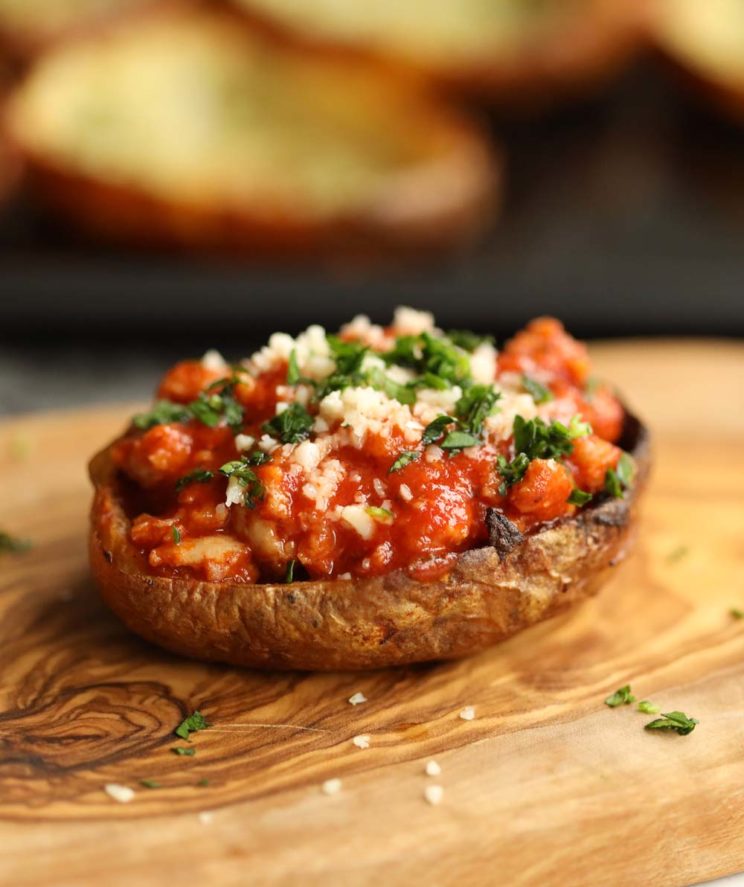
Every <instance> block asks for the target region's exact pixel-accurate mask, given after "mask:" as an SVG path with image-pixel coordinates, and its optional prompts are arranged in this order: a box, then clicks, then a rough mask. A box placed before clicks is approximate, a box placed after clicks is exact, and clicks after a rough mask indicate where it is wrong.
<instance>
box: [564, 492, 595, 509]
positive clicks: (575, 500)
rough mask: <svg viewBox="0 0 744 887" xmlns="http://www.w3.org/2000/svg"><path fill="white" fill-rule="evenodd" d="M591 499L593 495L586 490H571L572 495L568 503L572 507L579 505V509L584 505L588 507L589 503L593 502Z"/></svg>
mask: <svg viewBox="0 0 744 887" xmlns="http://www.w3.org/2000/svg"><path fill="white" fill-rule="evenodd" d="M591 499H592V494H591V493H587V492H586V490H580V489H579V488H578V487H576V489H574V490H571V495H570V496H569V497H568V501H569V502H570V503H571V505H578V506H579V508H581V506H582V505H586V503H587V502H591Z"/></svg>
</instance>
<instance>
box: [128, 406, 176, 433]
mask: <svg viewBox="0 0 744 887" xmlns="http://www.w3.org/2000/svg"><path fill="white" fill-rule="evenodd" d="M190 418H191V412H190V411H189V408H188V407H187V406H184V405H183V404H182V403H173V402H172V401H170V400H158V401H156V402H155V404H154V405H153V408H152V409H151V410H150V411H149V412H147V413H137V415H136V416H135V417H134V418H133V419H132V425H134V427H135V428H139V429H140V430H142V431H147V429H148V428H153V427H154V426H155V425H167V424H169V423H170V422H188V421H189V419H190Z"/></svg>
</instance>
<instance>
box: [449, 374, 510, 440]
mask: <svg viewBox="0 0 744 887" xmlns="http://www.w3.org/2000/svg"><path fill="white" fill-rule="evenodd" d="M500 397H501V394H500V393H499V392H498V391H496V389H495V388H494V387H493V385H471V386H470V387H469V388H466V389H465V392H464V393H463V395H462V397H461V398H460V399H459V400H458V401H457V403H456V404H455V415H456V416H457V418H458V420H459V425H460V428H461V429H462V430H463V431H467V432H469V433H470V434H474V435H478V434H480V433H481V432H482V431H483V423H484V422H485V420H486V419H487V418H488V417H489V416H490V415H491V413H492V412H493V411H494V407H495V405H496V401H497V400H498V399H499V398H500Z"/></svg>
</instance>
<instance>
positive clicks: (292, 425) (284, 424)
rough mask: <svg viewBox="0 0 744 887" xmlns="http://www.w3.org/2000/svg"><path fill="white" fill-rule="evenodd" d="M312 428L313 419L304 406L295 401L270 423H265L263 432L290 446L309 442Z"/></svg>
mask: <svg viewBox="0 0 744 887" xmlns="http://www.w3.org/2000/svg"><path fill="white" fill-rule="evenodd" d="M312 427H313V417H312V416H311V415H310V413H308V411H307V410H306V409H305V407H303V406H302V404H299V403H297V402H296V401H295V402H294V403H291V404H290V405H289V406H288V407H287V409H286V410H284V411H283V412H281V413H277V415H276V416H274V418H273V419H271V420H270V421H269V422H264V425H263V430H264V431H265V432H266V434H270V435H271V436H272V437H276V438H278V439H279V440H280V441H281V442H282V443H285V444H290V443H301V442H302V441H303V440H307V438H308V437H310V431H311V430H312Z"/></svg>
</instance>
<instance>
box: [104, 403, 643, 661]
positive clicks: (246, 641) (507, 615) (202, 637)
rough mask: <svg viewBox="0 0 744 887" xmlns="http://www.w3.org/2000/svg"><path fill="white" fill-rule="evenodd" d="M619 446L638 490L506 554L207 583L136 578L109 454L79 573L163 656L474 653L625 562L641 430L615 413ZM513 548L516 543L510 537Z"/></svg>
mask: <svg viewBox="0 0 744 887" xmlns="http://www.w3.org/2000/svg"><path fill="white" fill-rule="evenodd" d="M621 443H622V444H623V445H624V446H625V447H626V448H628V449H630V450H631V451H632V452H633V455H634V457H635V459H636V463H637V466H638V472H637V476H636V482H635V484H634V486H633V488H632V489H631V490H630V491H629V492H628V493H627V495H626V497H625V498H624V499H613V500H607V501H604V502H601V503H599V504H598V505H596V506H594V507H589V508H587V509H585V510H584V511H583V512H580V513H579V515H578V516H576V517H574V518H571V519H568V520H564V521H561V522H558V523H556V524H555V525H553V526H549V527H547V528H546V529H543V530H542V531H541V532H538V533H536V534H534V535H531V536H527V537H525V538H524V539H523V540H522V541H519V540H516V544H514V545H513V547H511V549H510V550H508V549H509V545H507V546H506V547H504V546H503V545H501V546H497V547H498V548H499V549H500V551H501V554H499V551H497V548H496V547H490V546H489V547H485V548H479V549H475V550H473V551H467V552H464V553H463V554H461V555H460V556H459V557H458V560H457V563H456V566H455V568H454V569H453V570H452V572H451V573H450V574H449V575H447V576H446V577H444V578H441V579H438V580H436V581H433V582H426V583H423V582H416V581H414V580H412V579H410V578H409V577H408V576H406V575H405V574H404V573H401V572H395V573H390V574H388V575H385V576H377V577H371V578H365V579H355V580H349V581H346V580H339V579H335V580H326V581H313V582H295V583H291V584H289V585H285V584H282V585H272V584H266V585H246V584H232V583H230V582H222V583H212V582H200V581H197V580H193V579H181V578H179V579H166V578H162V577H157V576H150V575H148V574H147V573H146V571H145V569H144V565H143V563H142V561H141V556H140V555H139V552H137V551H136V549H135V548H134V547H133V546H132V544H131V543H130V541H129V535H128V532H129V520H128V518H127V517H126V515H125V513H124V509H123V507H122V501H121V498H120V497H119V493H118V484H117V477H116V472H115V469H114V466H113V463H112V462H111V459H110V456H109V452H108V450H103V451H102V452H101V453H99V454H98V455H97V456H95V457H94V459H93V461H92V462H91V465H90V473H91V478H92V480H93V483H94V485H95V488H96V492H95V498H94V502H93V508H92V514H91V530H90V538H89V542H90V549H89V550H90V564H91V569H92V572H93V576H94V577H95V579H96V582H97V583H98V585H99V587H100V590H101V594H102V596H103V598H104V600H105V601H106V603H107V604H108V605H109V607H110V608H111V609H112V610H113V611H114V613H116V615H117V616H119V618H120V619H121V620H122V621H123V622H124V623H125V624H126V625H127V626H128V627H129V628H130V629H131V630H132V631H134V632H136V633H137V634H139V635H141V636H142V637H144V638H146V639H147V640H148V641H152V642H153V643H155V644H158V645H160V646H161V647H165V648H166V649H168V650H171V651H172V652H174V653H179V654H182V655H184V656H189V657H193V658H195V659H205V660H210V661H216V662H227V663H231V664H233V665H242V666H250V667H253V668H262V669H282V670H284V669H301V670H312V671H331V670H340V669H372V668H383V667H386V666H392V665H407V664H409V663H413V662H425V661H430V660H442V659H454V658H457V657H459V656H465V655H467V654H469V653H474V652H477V651H479V650H482V649H484V648H486V647H489V646H491V645H492V644H495V643H497V642H498V641H502V640H504V639H506V638H508V637H510V636H511V635H513V634H516V633H517V632H519V631H521V630H522V629H524V628H527V627H528V626H530V625H534V624H535V623H536V622H540V621H542V620H543V619H547V618H549V617H551V616H554V615H556V614H557V613H559V612H561V611H563V610H565V609H567V608H569V607H571V606H573V605H575V604H578V603H579V602H580V601H582V600H583V599H584V598H587V597H589V596H591V595H594V594H596V592H597V591H598V590H599V589H600V587H601V586H602V584H603V583H604V582H605V580H606V579H607V577H608V575H609V573H610V572H611V570H612V568H613V567H614V566H615V565H616V564H618V563H619V562H620V561H622V560H623V559H624V558H625V556H626V555H627V553H628V550H629V546H630V536H631V531H632V530H633V529H634V525H635V520H636V513H637V504H638V498H639V495H640V493H641V492H642V489H643V487H644V485H645V479H646V476H647V473H648V466H649V448H648V435H647V432H646V430H645V428H644V427H643V426H642V425H641V424H640V423H639V422H638V420H637V419H635V418H634V417H633V416H631V415H630V414H626V422H625V434H624V438H623V440H622V441H621ZM512 541H514V540H512Z"/></svg>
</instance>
